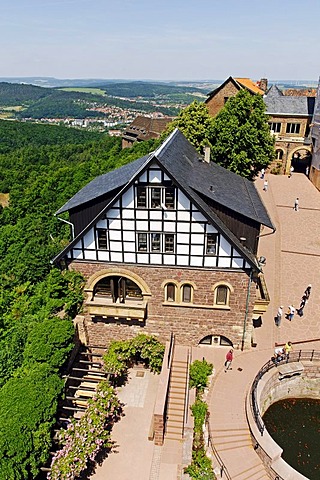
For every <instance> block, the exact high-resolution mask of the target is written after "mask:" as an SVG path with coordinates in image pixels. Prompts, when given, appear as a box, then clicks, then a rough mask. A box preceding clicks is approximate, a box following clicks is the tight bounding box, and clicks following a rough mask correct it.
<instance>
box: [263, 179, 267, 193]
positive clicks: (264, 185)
mask: <svg viewBox="0 0 320 480" xmlns="http://www.w3.org/2000/svg"><path fill="white" fill-rule="evenodd" d="M263 190H264V191H265V192H266V191H267V190H268V180H267V179H265V181H264V182H263Z"/></svg>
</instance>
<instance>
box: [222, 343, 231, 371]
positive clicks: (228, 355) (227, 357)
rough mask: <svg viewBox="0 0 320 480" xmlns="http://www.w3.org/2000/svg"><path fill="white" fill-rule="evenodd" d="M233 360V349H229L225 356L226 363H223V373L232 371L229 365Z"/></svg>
mask: <svg viewBox="0 0 320 480" xmlns="http://www.w3.org/2000/svg"><path fill="white" fill-rule="evenodd" d="M232 360H233V349H232V348H231V349H230V350H229V352H228V353H227V355H226V361H225V362H224V371H225V372H226V371H227V370H232V368H231V363H232Z"/></svg>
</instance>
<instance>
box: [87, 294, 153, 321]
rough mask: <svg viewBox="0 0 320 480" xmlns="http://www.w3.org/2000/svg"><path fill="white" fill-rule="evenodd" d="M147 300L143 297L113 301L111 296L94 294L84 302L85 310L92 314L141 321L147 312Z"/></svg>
mask: <svg viewBox="0 0 320 480" xmlns="http://www.w3.org/2000/svg"><path fill="white" fill-rule="evenodd" d="M147 303H148V302H147V301H146V300H143V299H134V298H132V299H126V301H125V303H120V302H116V303H114V302H113V301H112V299H111V298H107V297H102V296H101V297H98V296H95V297H94V298H93V300H87V301H86V302H85V305H86V308H87V311H88V313H89V314H90V315H92V316H97V317H100V316H101V317H114V318H125V319H127V320H131V319H138V320H141V321H143V320H144V319H145V317H146V312H147Z"/></svg>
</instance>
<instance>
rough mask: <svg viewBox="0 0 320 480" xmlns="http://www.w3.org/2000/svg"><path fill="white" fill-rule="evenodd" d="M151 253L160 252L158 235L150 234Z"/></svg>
mask: <svg viewBox="0 0 320 480" xmlns="http://www.w3.org/2000/svg"><path fill="white" fill-rule="evenodd" d="M151 251H152V252H160V233H152V234H151Z"/></svg>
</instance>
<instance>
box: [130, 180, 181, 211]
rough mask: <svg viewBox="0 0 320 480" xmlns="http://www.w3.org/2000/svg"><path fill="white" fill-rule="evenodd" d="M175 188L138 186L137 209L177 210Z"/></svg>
mask: <svg viewBox="0 0 320 480" xmlns="http://www.w3.org/2000/svg"><path fill="white" fill-rule="evenodd" d="M175 201H176V189H175V187H170V186H168V187H164V186H161V187H152V186H141V185H140V186H136V205H137V208H166V209H168V210H173V209H174V208H175Z"/></svg>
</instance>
